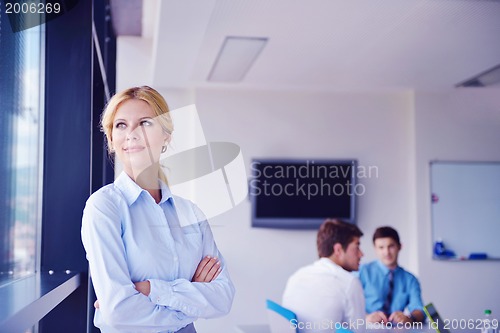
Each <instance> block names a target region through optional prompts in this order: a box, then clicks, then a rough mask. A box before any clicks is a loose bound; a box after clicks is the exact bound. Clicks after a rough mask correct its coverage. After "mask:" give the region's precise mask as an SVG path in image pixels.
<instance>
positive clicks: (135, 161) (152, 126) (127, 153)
mask: <svg viewBox="0 0 500 333" xmlns="http://www.w3.org/2000/svg"><path fill="white" fill-rule="evenodd" d="M111 134H112V135H111V137H112V144H113V149H114V151H115V153H116V157H117V158H118V159H119V160H120V161H121V162H122V163H123V167H124V169H125V171H126V172H127V173H129V174H130V173H132V174H134V175H138V174H137V173H138V172H141V171H143V170H145V169H146V168H148V167H149V166H151V165H153V164H155V163H157V162H158V161H159V159H160V154H161V149H162V146H164V145H166V144H167V143H168V140H169V138H170V137H169V135H168V134H167V133H165V131H164V130H163V128H162V127H161V125H160V123H159V122H158V121H157V119H155V114H154V113H153V110H152V109H151V107H150V106H149V104H148V103H146V102H144V101H142V100H138V99H131V100H128V101H125V102H123V103H122V104H121V105H120V106H119V108H118V110H117V111H116V114H115V117H114V119H113V130H112V132H111Z"/></svg>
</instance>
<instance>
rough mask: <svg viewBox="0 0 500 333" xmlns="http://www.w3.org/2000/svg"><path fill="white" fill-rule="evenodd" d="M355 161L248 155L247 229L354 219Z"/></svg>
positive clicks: (308, 225) (313, 225)
mask: <svg viewBox="0 0 500 333" xmlns="http://www.w3.org/2000/svg"><path fill="white" fill-rule="evenodd" d="M357 165H358V163H357V160H354V159H347V160H325V159H301V160H298V159H253V160H252V164H251V171H252V176H251V178H250V181H249V187H250V191H249V193H250V200H251V202H252V227H262V228H286V229H317V228H318V227H319V226H320V225H321V223H323V221H324V220H325V219H326V218H328V217H331V218H340V219H342V220H344V221H346V222H350V223H356V194H357V193H356V191H357V188H356V170H357Z"/></svg>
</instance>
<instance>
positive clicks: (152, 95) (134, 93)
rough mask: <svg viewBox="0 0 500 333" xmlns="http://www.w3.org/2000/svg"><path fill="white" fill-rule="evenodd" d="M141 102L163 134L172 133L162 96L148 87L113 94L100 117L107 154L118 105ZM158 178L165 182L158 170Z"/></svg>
mask: <svg viewBox="0 0 500 333" xmlns="http://www.w3.org/2000/svg"><path fill="white" fill-rule="evenodd" d="M132 99H136V100H141V101H144V102H146V103H148V105H149V106H150V107H151V109H152V110H153V113H154V114H155V119H156V120H157V121H158V122H159V123H160V125H161V127H162V128H163V130H164V131H165V133H167V134H169V135H171V134H172V132H173V131H174V124H173V123H172V118H171V117H170V113H169V112H170V109H169V108H168V105H167V102H166V101H165V99H164V98H163V96H162V95H160V93H159V92H158V91H156V90H155V89H153V88H151V87H149V86H141V87H132V88H128V89H125V90H123V91H121V92H119V93H117V94H115V95H114V96H113V97H111V99H110V100H109V102H108V104H107V105H106V107H105V108H104V111H103V112H102V115H101V131H102V132H104V134H105V135H106V139H107V141H108V142H107V146H108V152H109V153H111V152H112V147H113V119H114V118H115V115H116V112H117V111H118V108H119V107H120V105H121V104H122V103H124V102H126V101H128V100H132ZM159 176H160V178H161V179H162V180H163V181H165V182H167V179H166V176H165V174H164V173H163V172H162V171H161V168H160V175H159Z"/></svg>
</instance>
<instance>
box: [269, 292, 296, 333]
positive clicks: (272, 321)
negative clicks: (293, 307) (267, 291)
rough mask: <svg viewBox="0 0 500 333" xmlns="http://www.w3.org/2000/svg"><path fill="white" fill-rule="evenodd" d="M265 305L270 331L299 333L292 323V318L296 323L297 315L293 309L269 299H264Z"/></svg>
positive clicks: (274, 332) (275, 332)
mask: <svg viewBox="0 0 500 333" xmlns="http://www.w3.org/2000/svg"><path fill="white" fill-rule="evenodd" d="M266 306H267V318H268V320H269V326H270V328H271V333H299V329H298V328H294V325H293V320H295V323H297V315H296V314H295V313H294V312H293V311H290V310H289V309H287V308H285V307H283V306H281V305H279V304H278V303H276V302H273V301H271V300H270V299H268V300H266Z"/></svg>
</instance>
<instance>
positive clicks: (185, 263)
mask: <svg viewBox="0 0 500 333" xmlns="http://www.w3.org/2000/svg"><path fill="white" fill-rule="evenodd" d="M168 112H169V109H168V106H167V103H166V102H165V100H164V99H163V97H162V96H161V95H160V94H159V93H158V92H157V91H156V90H154V89H153V88H150V87H147V86H143V87H135V88H130V89H127V90H125V91H122V92H120V93H118V94H116V95H115V96H113V97H112V98H111V100H110V101H109V103H108V105H107V107H106V109H105V110H104V112H103V115H102V119H101V125H102V130H103V131H104V133H105V135H106V138H107V142H108V148H109V150H110V152H113V153H114V154H115V156H116V158H117V159H118V160H119V161H120V162H121V163H122V165H123V170H124V171H123V172H122V173H121V174H120V175H119V176H118V178H117V179H116V180H115V182H114V183H113V184H110V185H107V186H104V187H103V188H101V189H100V190H98V191H97V192H95V193H94V194H92V195H91V196H90V198H89V199H88V201H87V203H86V206H85V209H84V213H83V219H82V242H83V245H84V247H85V250H86V252H87V259H88V261H89V265H90V272H91V275H92V282H93V285H94V289H95V292H96V295H97V298H98V302H96V308H97V309H96V313H95V317H94V324H95V325H96V326H97V327H99V328H100V329H101V331H102V332H103V333H112V332H134V333H136V332H177V331H182V332H186V333H187V332H196V331H195V329H194V326H193V324H192V323H193V322H194V321H195V320H196V319H197V318H213V317H217V316H222V315H224V314H227V313H228V312H229V310H230V308H231V304H232V300H233V296H234V287H233V284H232V282H231V280H230V277H229V274H228V272H227V268H226V265H225V262H224V260H223V258H222V256H221V254H220V252H219V251H218V249H217V246H216V244H215V241H214V238H213V235H212V232H211V230H210V226H209V224H208V222H207V221H206V218H205V217H204V216H203V214H202V213H201V211H200V210H199V209H198V208H197V207H196V206H195V205H194V204H192V203H191V202H190V201H188V200H185V199H182V198H179V197H176V196H173V195H172V194H171V192H170V190H169V187H168V185H167V182H166V178H165V175H164V174H163V172H162V170H161V168H160V164H159V160H160V155H161V153H162V152H165V151H166V149H167V146H168V143H169V142H170V137H171V134H172V131H173V125H172V121H171V118H170V115H169V113H168Z"/></svg>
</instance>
